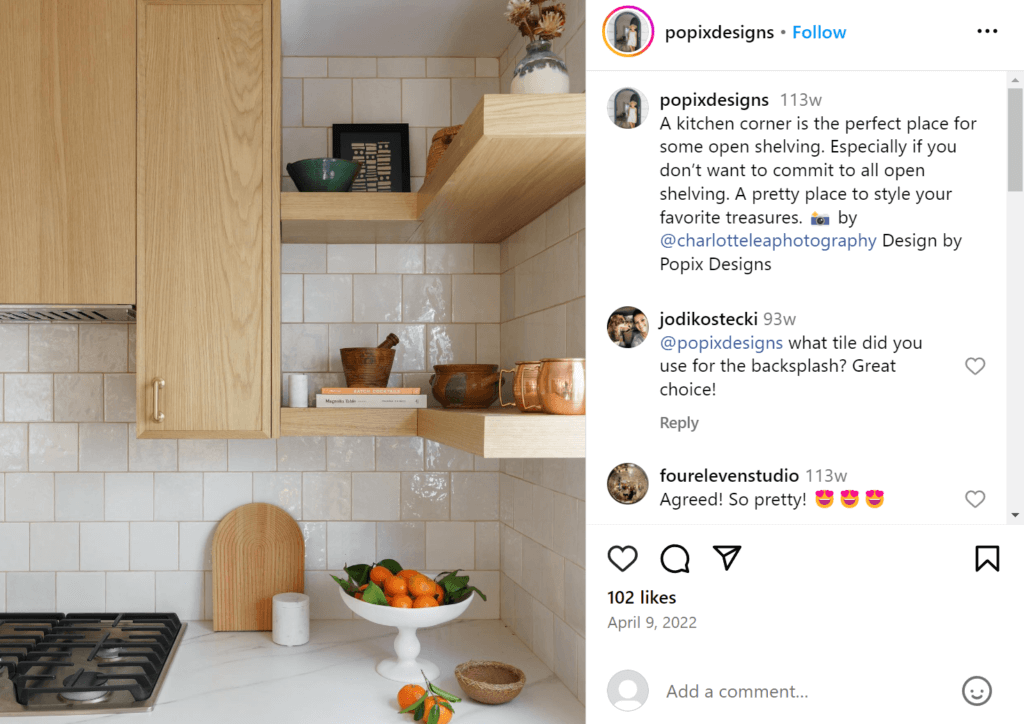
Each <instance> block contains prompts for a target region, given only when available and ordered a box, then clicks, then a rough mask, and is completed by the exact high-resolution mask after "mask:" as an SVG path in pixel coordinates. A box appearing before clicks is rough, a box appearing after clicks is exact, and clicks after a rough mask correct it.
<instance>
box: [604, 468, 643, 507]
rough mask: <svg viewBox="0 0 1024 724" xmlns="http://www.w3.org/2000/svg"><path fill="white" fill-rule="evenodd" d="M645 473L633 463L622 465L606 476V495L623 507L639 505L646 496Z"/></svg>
mask: <svg viewBox="0 0 1024 724" xmlns="http://www.w3.org/2000/svg"><path fill="white" fill-rule="evenodd" d="M647 488H648V484H647V473H645V472H644V469H643V468H642V467H640V466H639V465H636V464H635V463H622V464H621V465H616V466H615V467H614V468H612V471H611V473H609V474H608V495H610V496H612V500H614V501H615V502H616V503H622V504H623V505H633V504H634V503H639V502H640V501H641V500H643V499H644V496H645V495H647Z"/></svg>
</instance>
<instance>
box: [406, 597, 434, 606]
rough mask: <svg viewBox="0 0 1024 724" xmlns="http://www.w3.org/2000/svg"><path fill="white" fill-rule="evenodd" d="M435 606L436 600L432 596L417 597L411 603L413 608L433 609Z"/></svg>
mask: <svg viewBox="0 0 1024 724" xmlns="http://www.w3.org/2000/svg"><path fill="white" fill-rule="evenodd" d="M437 605H438V604H437V599H436V598H434V597H433V596H417V597H416V599H415V600H414V601H413V602H412V607H413V608H435V607H437Z"/></svg>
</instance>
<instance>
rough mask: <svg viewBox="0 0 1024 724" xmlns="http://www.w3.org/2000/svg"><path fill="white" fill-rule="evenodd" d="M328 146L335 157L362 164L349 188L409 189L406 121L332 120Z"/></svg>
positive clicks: (376, 189)
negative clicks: (332, 135) (332, 128)
mask: <svg viewBox="0 0 1024 724" xmlns="http://www.w3.org/2000/svg"><path fill="white" fill-rule="evenodd" d="M331 148H332V149H333V151H334V158H344V159H347V160H349V161H359V162H360V163H362V164H363V169H362V171H361V172H360V173H359V176H357V177H356V180H355V181H354V182H353V183H352V189H351V190H352V191H364V192H367V191H369V192H375V193H389V192H391V193H394V192H402V191H411V190H412V180H411V178H410V173H409V171H410V166H409V124H408V123H335V124H334V144H333V145H332V146H331Z"/></svg>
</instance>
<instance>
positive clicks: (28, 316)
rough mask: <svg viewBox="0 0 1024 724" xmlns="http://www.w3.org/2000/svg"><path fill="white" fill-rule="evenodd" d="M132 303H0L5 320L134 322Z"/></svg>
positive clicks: (0, 313)
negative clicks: (92, 304) (71, 304)
mask: <svg viewBox="0 0 1024 724" xmlns="http://www.w3.org/2000/svg"><path fill="white" fill-rule="evenodd" d="M134 321H135V306H134V305H132V304H106V305H97V306H69V305H67V304H0V324H2V323H5V322H134Z"/></svg>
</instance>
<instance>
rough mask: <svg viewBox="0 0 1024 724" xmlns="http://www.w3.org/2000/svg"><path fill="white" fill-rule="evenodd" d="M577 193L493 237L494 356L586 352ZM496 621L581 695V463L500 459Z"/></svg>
mask: <svg viewBox="0 0 1024 724" xmlns="http://www.w3.org/2000/svg"><path fill="white" fill-rule="evenodd" d="M585 198H586V189H585V187H584V188H581V189H579V190H578V191H576V192H575V193H573V194H572V195H571V196H569V197H568V198H566V199H564V200H563V201H561V202H559V203H558V204H556V205H555V206H554V207H553V208H551V209H550V210H548V211H547V212H546V213H545V214H543V215H541V216H540V217H539V218H538V219H536V220H535V221H533V222H532V223H530V224H529V225H528V226H526V227H525V228H523V229H522V230H520V231H519V232H517V233H516V234H514V235H513V236H512V237H510V238H509V239H506V240H505V241H503V242H502V243H501V269H502V275H501V360H502V367H504V368H506V369H508V368H510V367H511V366H513V365H514V364H515V363H516V362H517V361H519V360H539V359H542V358H545V357H585V356H586V339H585V328H586V316H585V315H586V309H585V305H584V302H585V296H584V293H585V269H586V231H585V229H584V225H585V216H586V214H585ZM500 470H501V476H500V481H501V482H500V494H501V593H502V595H501V618H502V620H503V621H504V622H505V623H506V624H507V625H508V626H509V627H511V628H512V630H513V631H515V633H516V635H517V636H519V637H520V638H521V639H522V640H523V641H524V642H525V643H526V644H527V645H528V646H529V647H530V648H531V649H533V651H534V652H535V653H536V654H537V655H538V656H539V657H540V658H541V659H542V660H543V661H544V662H545V663H546V664H547V665H548V666H550V667H551V669H552V670H553V671H555V673H556V674H557V675H558V677H559V679H561V680H562V682H563V683H564V684H565V685H566V686H567V687H568V688H569V690H570V691H572V692H573V693H574V694H576V696H577V697H578V698H579V699H580V701H585V691H584V685H583V682H584V664H585V661H586V659H585V638H584V636H585V628H584V619H585V615H584V614H585V604H584V598H585V570H584V567H585V558H584V540H585V539H584V533H585V518H586V503H585V500H586V495H585V465H584V461H583V460H580V459H564V460H562V459H555V460H502V461H501V468H500Z"/></svg>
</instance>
